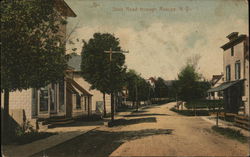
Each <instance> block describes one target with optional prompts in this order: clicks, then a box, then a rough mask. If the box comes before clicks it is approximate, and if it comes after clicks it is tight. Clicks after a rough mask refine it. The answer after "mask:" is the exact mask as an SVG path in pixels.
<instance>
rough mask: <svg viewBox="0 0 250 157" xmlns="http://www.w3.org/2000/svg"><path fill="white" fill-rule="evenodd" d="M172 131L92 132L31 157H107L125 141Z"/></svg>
mask: <svg viewBox="0 0 250 157" xmlns="http://www.w3.org/2000/svg"><path fill="white" fill-rule="evenodd" d="M172 131H173V130H171V129H146V130H139V131H123V132H109V131H101V130H93V131H90V132H87V133H85V134H83V135H80V136H78V137H76V138H73V139H71V140H69V141H67V142H64V143H62V144H59V145H57V146H55V147H52V148H50V149H47V150H44V151H42V152H40V153H37V154H34V155H33V157H41V156H49V157H50V156H53V157H69V156H70V157H75V156H79V157H80V156H84V157H100V156H102V157H108V156H109V155H110V154H111V153H112V152H114V151H115V150H116V149H117V148H118V147H119V146H120V145H122V144H123V143H125V142H126V141H129V140H135V139H140V138H143V137H147V136H153V135H168V134H171V133H172Z"/></svg>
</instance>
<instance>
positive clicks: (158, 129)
mask: <svg viewBox="0 0 250 157" xmlns="http://www.w3.org/2000/svg"><path fill="white" fill-rule="evenodd" d="M173 105H174V103H169V104H165V105H159V106H150V107H145V108H144V109H141V110H140V111H139V112H134V113H122V114H120V115H119V116H118V117H117V118H122V119H126V120H125V125H122V126H117V127H113V128H107V127H105V126H103V127H100V128H99V129H97V130H93V131H91V132H88V133H86V134H84V135H81V136H78V137H76V138H74V139H72V140H70V141H68V142H65V143H63V144H60V145H58V146H56V147H53V148H51V149H49V150H45V151H44V152H41V153H40V154H36V156H42V155H44V154H45V155H48V156H49V157H50V156H91V157H94V156H247V155H248V154H249V148H248V144H242V143H240V142H238V141H236V140H231V139H227V138H225V137H223V136H221V135H219V134H217V133H215V132H213V131H212V130H211V126H212V125H211V124H210V123H208V122H207V121H204V120H203V119H201V118H200V117H185V116H180V115H177V114H176V113H174V112H172V111H169V109H170V108H171V106H173Z"/></svg>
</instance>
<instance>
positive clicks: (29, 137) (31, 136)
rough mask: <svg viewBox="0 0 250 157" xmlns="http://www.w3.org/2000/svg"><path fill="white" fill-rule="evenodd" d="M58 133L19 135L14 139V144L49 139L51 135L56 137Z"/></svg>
mask: <svg viewBox="0 0 250 157" xmlns="http://www.w3.org/2000/svg"><path fill="white" fill-rule="evenodd" d="M55 134H57V133H48V132H36V131H35V132H26V133H23V134H19V135H17V136H16V137H15V138H14V141H13V142H14V143H17V144H27V143H30V142H33V141H36V140H40V139H44V138H47V137H49V136H51V135H55Z"/></svg>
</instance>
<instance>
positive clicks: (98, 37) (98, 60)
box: [81, 33, 126, 120]
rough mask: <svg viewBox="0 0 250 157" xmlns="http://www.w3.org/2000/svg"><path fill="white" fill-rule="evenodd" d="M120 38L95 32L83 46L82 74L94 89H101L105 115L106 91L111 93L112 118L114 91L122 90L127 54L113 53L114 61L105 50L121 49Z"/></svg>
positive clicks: (112, 113) (112, 114)
mask: <svg viewBox="0 0 250 157" xmlns="http://www.w3.org/2000/svg"><path fill="white" fill-rule="evenodd" d="M119 44H120V42H119V39H118V38H116V37H115V36H114V35H112V34H109V33H103V34H101V33H95V34H94V35H93V38H91V39H90V40H89V41H88V42H86V41H84V45H83V48H82V64H81V70H82V76H83V78H84V79H85V80H86V81H87V82H89V83H90V84H91V88H92V89H97V90H100V91H101V92H102V93H103V99H104V115H106V107H105V106H106V105H105V93H107V94H111V118H112V120H113V118H114V92H117V91H120V90H122V86H123V85H124V83H123V82H124V81H123V80H124V76H125V71H126V68H125V67H124V63H125V56H124V55H123V54H113V55H112V61H110V60H109V57H110V56H109V54H107V53H105V52H104V51H107V50H110V49H112V50H114V51H120V50H121V47H120V45H119Z"/></svg>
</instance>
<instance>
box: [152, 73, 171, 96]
mask: <svg viewBox="0 0 250 157" xmlns="http://www.w3.org/2000/svg"><path fill="white" fill-rule="evenodd" d="M155 97H156V98H166V97H168V86H167V85H166V83H165V80H164V79H163V78H161V77H158V78H157V80H156V81H155Z"/></svg>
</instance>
